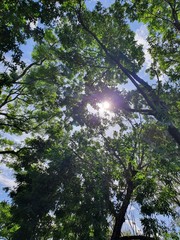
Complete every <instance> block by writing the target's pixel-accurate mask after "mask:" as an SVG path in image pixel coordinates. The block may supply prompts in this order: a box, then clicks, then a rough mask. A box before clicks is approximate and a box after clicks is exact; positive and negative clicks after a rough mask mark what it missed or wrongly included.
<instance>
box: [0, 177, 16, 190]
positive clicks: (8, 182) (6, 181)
mask: <svg viewBox="0 0 180 240" xmlns="http://www.w3.org/2000/svg"><path fill="white" fill-rule="evenodd" d="M0 184H2V185H3V187H10V188H13V187H15V186H16V183H15V181H14V179H10V178H8V177H6V176H5V175H4V174H1V175H0Z"/></svg>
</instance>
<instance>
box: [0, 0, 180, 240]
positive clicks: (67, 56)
mask: <svg viewBox="0 0 180 240" xmlns="http://www.w3.org/2000/svg"><path fill="white" fill-rule="evenodd" d="M38 3H39V2H38ZM38 3H37V4H38ZM45 3H46V2H45ZM47 4H48V3H47ZM133 4H134V2H133V3H132V5H127V4H124V2H122V4H121V2H120V1H116V2H115V3H114V4H113V5H112V6H110V7H109V8H108V9H105V8H103V7H102V5H101V4H100V3H97V5H96V8H95V9H94V10H93V11H89V10H88V9H86V6H85V4H84V2H83V1H72V2H71V3H69V1H63V2H60V6H59V5H58V6H57V7H55V8H56V10H58V16H59V17H61V18H60V21H59V22H57V24H54V27H53V29H47V30H46V31H45V32H44V34H45V35H44V37H43V38H42V40H41V43H38V44H37V46H36V47H35V49H34V52H33V54H32V57H33V60H34V62H33V63H32V64H30V65H29V66H28V67H26V68H25V69H24V70H23V71H22V73H20V74H19V73H18V72H17V71H14V70H13V71H12V72H11V73H8V74H7V75H6V76H7V78H6V79H5V80H6V81H4V86H3V88H2V99H1V102H2V108H1V109H2V114H1V115H2V116H3V117H2V121H1V126H2V130H3V131H4V132H10V133H16V134H21V133H23V132H25V131H26V132H27V133H30V134H31V137H32V139H30V140H26V142H25V143H24V144H23V147H22V146H20V147H18V148H17V150H16V151H14V149H13V148H12V147H11V148H9V147H8V148H7V149H3V150H2V151H1V153H3V154H4V153H9V154H10V153H11V154H14V155H15V156H16V157H15V161H14V163H13V164H10V166H11V167H12V168H13V169H14V170H15V174H16V180H17V182H18V187H17V189H15V190H14V191H13V192H11V197H12V200H13V207H12V211H13V217H14V222H16V223H17V224H18V225H19V226H20V228H19V229H18V230H17V231H16V233H15V234H14V236H13V239H20V238H23V239H26V238H28V239H36V238H37V239H38V238H40V239H41V238H45V239H48V238H52V237H54V238H55V239H59V238H65V239H66V238H67V239H85V238H86V239H107V237H109V235H111V230H109V226H110V220H109V219H111V220H112V222H113V223H114V226H113V230H112V236H111V239H112V240H117V239H120V236H121V229H122V225H123V223H124V221H125V217H126V213H127V208H128V206H129V204H130V202H133V201H135V202H137V203H138V204H139V205H140V208H141V214H142V224H143V227H144V235H145V236H141V237H139V238H140V239H151V237H153V238H158V234H162V233H163V231H166V230H164V229H163V228H161V227H160V226H159V223H158V221H157V219H156V218H155V217H154V214H163V215H170V216H175V211H174V210H173V207H174V206H176V205H179V201H178V198H177V197H176V195H177V193H178V190H177V189H176V186H177V184H178V182H177V178H178V144H179V143H180V136H179V131H178V127H179V118H178V112H177V110H178V109H179V103H178V96H177V86H176V85H173V83H172V81H169V83H165V84H162V83H161V82H160V81H159V78H158V82H157V85H156V86H155V87H152V86H151V85H150V84H149V83H147V82H146V81H144V80H143V79H142V78H140V77H139V76H138V75H137V73H138V71H139V70H140V69H141V67H142V64H143V61H144V56H143V50H142V46H140V45H138V44H137V43H136V41H135V40H134V33H133V32H132V31H131V30H130V27H129V25H128V24H127V22H126V20H127V18H126V17H127V16H129V17H130V18H131V19H132V18H133V17H134V18H136V19H137V18H138V17H139V16H140V14H139V12H138V11H135V14H134V15H133V14H132V9H131V7H132V8H135V9H136V5H137V6H138V3H136V1H135V5H133ZM42 6H44V5H42ZM153 7H154V5H153ZM53 8H54V5H53V7H52V9H53ZM60 10H61V11H60ZM165 13H166V12H165ZM168 14H169V13H168ZM48 22H49V20H48ZM119 29H121V31H119ZM153 31H154V30H153ZM154 33H156V32H154ZM160 34H163V32H160ZM150 37H151V35H150ZM155 37H156V34H154V35H153V38H155ZM173 38H174V39H176V40H177V39H178V38H177V36H176V35H173ZM156 41H158V38H156V39H155V42H156ZM167 41H168V40H167ZM173 41H174V40H173ZM152 49H153V48H152ZM158 54H159V57H158V58H157V59H158V60H157V59H155V57H154V60H155V62H156V61H158V64H156V65H154V66H156V67H159V70H161V71H162V72H163V71H165V70H163V67H162V66H160V65H162V64H160V60H161V59H160V56H161V58H162V59H163V60H162V61H165V59H166V55H164V53H163V52H162V51H159V52H158ZM152 56H153V54H152ZM167 69H168V70H167ZM173 69H174V68H173ZM150 70H151V73H152V72H155V73H156V72H157V71H154V70H156V69H154V68H151V69H150ZM166 70H167V71H168V72H170V71H169V67H167V68H166ZM174 72H175V71H174ZM158 74H159V73H158V72H157V74H156V75H157V76H158V77H159V75H158ZM173 74H174V73H173ZM152 75H153V74H152ZM169 77H171V76H170V74H169ZM7 79H9V81H7ZM128 79H129V80H130V81H131V82H132V83H133V84H134V86H135V87H136V90H132V91H120V90H119V89H120V86H121V85H122V84H124V83H127V82H128ZM174 82H176V83H177V79H175V78H174ZM169 93H171V94H169ZM105 99H107V100H108V101H110V102H111V105H112V111H113V114H114V117H115V118H114V120H112V119H111V120H110V123H109V121H108V118H105V119H102V118H100V117H98V116H97V115H95V114H93V113H89V110H88V107H89V105H91V107H93V108H94V109H93V111H98V104H97V103H98V102H101V101H103V100H105ZM174 99H176V104H175V106H174V105H173V102H174ZM135 113H136V114H135ZM138 114H139V115H138ZM137 116H140V117H139V118H138V117H137ZM108 124H110V125H112V124H114V125H115V126H117V125H118V126H119V127H120V130H119V131H118V132H115V133H114V136H113V137H109V136H107V135H106V131H107V129H108V128H109V126H110V125H108ZM75 125H76V126H79V127H80V130H79V132H78V131H76V132H74V131H75V129H74V126H75ZM167 131H168V132H169V135H170V136H171V137H172V138H173V139H174V142H173V141H172V139H170V136H169V135H168V134H167ZM3 141H4V144H7V143H8V142H7V140H3ZM11 144H12V143H11ZM167 149H168V151H167ZM89 161H91V164H90V163H89ZM89 165H90V166H89ZM69 176H70V179H69ZM49 183H52V184H49ZM92 186H93V188H92ZM102 186H103V187H102ZM149 186H151V187H149ZM115 199H116V200H115ZM162 201H163V202H164V204H161V203H162ZM172 204H174V205H172ZM25 219H26V220H27V222H25ZM108 220H109V221H108ZM27 223H28V224H27ZM25 233H28V236H26V235H25ZM130 238H131V239H132V238H133V237H132V236H131V237H129V239H130ZM134 238H137V236H136V237H134ZM121 239H123V236H121Z"/></svg>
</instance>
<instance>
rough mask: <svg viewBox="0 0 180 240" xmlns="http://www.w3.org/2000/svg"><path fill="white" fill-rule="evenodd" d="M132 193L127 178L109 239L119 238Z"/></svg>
mask: <svg viewBox="0 0 180 240" xmlns="http://www.w3.org/2000/svg"><path fill="white" fill-rule="evenodd" d="M132 193H133V182H132V181H131V180H129V182H128V187H127V193H126V196H125V198H124V201H123V204H122V206H121V208H120V210H119V212H118V214H117V216H116V218H115V225H114V229H113V233H112V236H111V240H119V238H120V235H121V228H122V225H123V223H124V222H125V215H126V212H127V208H128V206H129V203H130V200H131V196H132Z"/></svg>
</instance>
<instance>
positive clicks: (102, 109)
mask: <svg viewBox="0 0 180 240" xmlns="http://www.w3.org/2000/svg"><path fill="white" fill-rule="evenodd" d="M98 107H99V113H100V114H103V113H105V112H107V111H108V110H109V109H110V107H111V104H110V102H108V101H103V102H100V103H98Z"/></svg>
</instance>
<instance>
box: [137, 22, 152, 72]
mask: <svg viewBox="0 0 180 240" xmlns="http://www.w3.org/2000/svg"><path fill="white" fill-rule="evenodd" d="M147 36H148V29H147V27H146V25H141V26H140V27H139V28H138V29H137V30H136V32H135V40H136V41H137V42H138V43H139V44H142V45H143V50H144V55H145V63H144V66H145V67H150V64H151V63H152V58H151V55H150V54H149V52H148V48H149V44H148V42H147V40H146V38H147Z"/></svg>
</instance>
